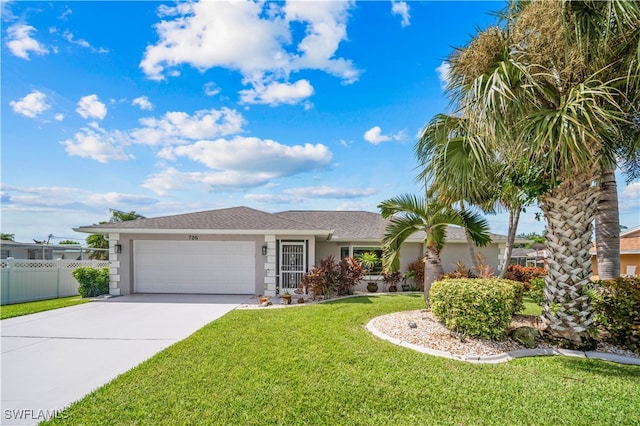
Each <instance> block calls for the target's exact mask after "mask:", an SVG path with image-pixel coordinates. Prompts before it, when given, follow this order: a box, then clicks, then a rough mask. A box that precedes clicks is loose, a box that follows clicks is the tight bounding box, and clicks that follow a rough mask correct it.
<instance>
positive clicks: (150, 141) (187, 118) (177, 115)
mask: <svg viewBox="0 0 640 426" xmlns="http://www.w3.org/2000/svg"><path fill="white" fill-rule="evenodd" d="M140 124H142V125H143V126H144V127H142V128H140V129H136V130H133V131H132V132H131V133H130V135H131V138H132V140H133V142H136V143H142V144H146V145H161V144H165V145H167V144H168V145H171V144H181V143H186V142H185V139H191V140H196V139H207V138H215V137H220V136H226V135H231V134H235V133H239V132H241V131H242V126H243V125H244V124H245V120H244V118H243V117H242V114H240V113H239V112H238V111H236V110H232V109H229V108H222V109H219V110H217V109H210V110H201V111H196V113H195V114H194V115H189V114H187V113H186V112H176V111H173V112H167V113H165V114H164V116H162V118H159V119H158V118H153V117H149V118H142V119H140Z"/></svg>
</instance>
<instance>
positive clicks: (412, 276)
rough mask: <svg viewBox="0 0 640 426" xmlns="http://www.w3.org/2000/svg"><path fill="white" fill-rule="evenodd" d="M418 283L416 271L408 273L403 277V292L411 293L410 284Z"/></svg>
mask: <svg viewBox="0 0 640 426" xmlns="http://www.w3.org/2000/svg"><path fill="white" fill-rule="evenodd" d="M415 281H416V271H406V272H405V273H404V275H403V276H402V291H409V289H410V288H411V284H410V282H415Z"/></svg>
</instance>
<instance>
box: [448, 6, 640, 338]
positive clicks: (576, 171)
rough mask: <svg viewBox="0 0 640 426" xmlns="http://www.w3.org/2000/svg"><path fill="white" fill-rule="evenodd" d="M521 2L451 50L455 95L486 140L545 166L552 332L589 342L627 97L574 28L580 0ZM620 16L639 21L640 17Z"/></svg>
mask: <svg viewBox="0 0 640 426" xmlns="http://www.w3.org/2000/svg"><path fill="white" fill-rule="evenodd" d="M516 3H517V4H516V7H512V8H511V10H510V14H509V15H508V21H507V24H506V26H505V27H504V28H497V27H494V28H490V29H488V30H486V31H484V32H482V33H480V34H478V35H477V36H476V37H475V38H474V39H473V40H472V42H471V43H470V44H469V45H468V46H467V47H466V48H465V49H462V50H461V51H459V52H457V53H456V55H455V57H454V58H452V60H451V62H452V64H453V65H452V70H453V72H452V75H454V80H453V81H454V84H455V85H457V92H456V95H455V99H456V100H457V101H458V102H459V104H460V108H461V109H462V110H464V111H466V112H468V114H469V115H468V117H469V118H470V123H471V128H473V129H474V132H477V133H479V134H482V135H483V138H482V139H481V142H482V143H483V144H485V147H486V146H490V148H489V150H496V151H497V152H498V153H499V155H505V156H509V155H513V153H514V152H517V153H519V155H520V156H521V158H522V159H523V161H524V162H525V163H526V164H527V165H528V167H533V168H535V169H538V170H539V171H540V172H541V173H540V174H539V176H540V178H541V179H539V180H537V181H536V182H535V185H534V188H537V191H538V193H539V197H538V199H539V202H540V207H541V209H542V211H543V213H544V215H545V219H546V221H547V233H546V242H547V249H548V251H549V258H548V265H547V268H548V275H547V292H546V302H545V306H544V314H543V318H544V320H545V322H546V323H547V325H548V330H549V331H550V332H551V333H552V334H555V335H557V336H559V337H563V338H566V339H568V340H571V341H573V342H575V343H578V344H580V343H583V342H584V341H585V340H588V339H589V337H590V335H589V328H590V327H591V325H592V316H593V311H592V309H591V306H590V303H589V297H588V295H587V292H586V290H587V284H588V283H589V277H590V255H589V248H590V246H591V242H590V238H591V234H592V222H593V220H594V217H595V214H596V205H597V201H598V195H599V191H598V188H597V186H595V185H594V183H595V182H597V181H598V178H599V175H600V173H599V170H600V167H601V165H602V164H614V162H615V152H616V146H615V142H616V141H617V140H619V137H620V129H621V128H622V127H623V126H624V125H626V123H628V120H627V119H626V116H625V106H624V104H623V99H624V97H622V96H620V90H619V89H618V88H617V87H616V82H617V80H604V79H603V77H604V76H605V75H606V69H607V65H604V66H603V67H602V68H600V69H597V70H594V69H593V67H588V66H587V65H586V63H585V62H584V59H585V58H584V56H583V55H582V54H581V51H580V50H579V49H578V46H579V40H577V39H576V36H575V32H571V31H567V28H573V27H574V26H575V19H576V17H575V16H573V15H571V10H572V9H571V5H572V3H573V2H532V3H529V2H516ZM609 3H616V7H619V8H624V7H626V6H624V5H621V4H620V3H625V2H616V1H613V2H609ZM628 3H629V4H631V3H635V2H628ZM629 7H630V8H636V9H637V8H638V5H637V3H636V4H634V5H633V6H629ZM631 22H633V23H631ZM620 24H621V25H622V24H624V25H626V28H629V29H630V31H637V29H638V25H637V24H638V21H633V20H631V21H625V22H622V21H620ZM633 25H635V27H634V26H633Z"/></svg>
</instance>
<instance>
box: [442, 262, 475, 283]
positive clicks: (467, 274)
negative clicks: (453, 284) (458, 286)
mask: <svg viewBox="0 0 640 426" xmlns="http://www.w3.org/2000/svg"><path fill="white" fill-rule="evenodd" d="M449 278H475V275H473V272H471V269H469V268H467V265H465V264H464V263H462V262H459V261H458V262H456V270H455V271H453V272H446V273H445V274H443V275H441V276H440V279H441V280H442V279H449Z"/></svg>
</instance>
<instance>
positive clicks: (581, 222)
mask: <svg viewBox="0 0 640 426" xmlns="http://www.w3.org/2000/svg"><path fill="white" fill-rule="evenodd" d="M592 182H593V176H592V175H591V174H582V175H573V176H571V177H568V176H567V177H566V179H565V180H564V181H563V182H562V183H561V184H559V185H558V186H557V187H556V188H554V189H552V190H550V191H548V192H546V193H545V194H544V195H543V196H542V197H541V199H540V201H541V205H540V208H541V209H542V211H543V212H544V215H545V219H546V221H547V234H546V248H547V250H548V257H547V277H546V284H547V288H546V290H545V302H544V304H543V313H542V319H543V322H544V323H545V325H546V326H547V332H549V333H550V334H551V335H552V336H555V337H560V338H564V339H567V340H569V341H571V342H572V343H574V344H577V345H580V344H583V343H585V342H586V341H588V340H589V339H590V337H591V336H590V328H591V327H592V326H593V309H592V307H591V304H590V299H589V295H588V294H587V287H588V284H589V283H590V277H591V255H590V254H589V249H590V248H591V233H592V228H593V226H592V223H593V219H594V216H595V210H596V205H597V198H598V191H597V188H596V187H594V186H592V185H591V183H592Z"/></svg>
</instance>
